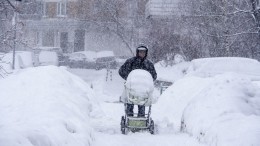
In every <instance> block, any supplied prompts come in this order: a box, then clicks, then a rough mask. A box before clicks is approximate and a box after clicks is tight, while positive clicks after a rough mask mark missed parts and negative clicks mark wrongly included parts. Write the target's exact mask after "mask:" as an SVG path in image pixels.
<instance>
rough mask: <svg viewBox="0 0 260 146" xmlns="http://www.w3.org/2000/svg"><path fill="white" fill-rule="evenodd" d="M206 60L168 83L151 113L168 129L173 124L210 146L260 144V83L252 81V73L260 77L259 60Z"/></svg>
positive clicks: (176, 128)
mask: <svg viewBox="0 0 260 146" xmlns="http://www.w3.org/2000/svg"><path fill="white" fill-rule="evenodd" d="M206 60H207V61H212V62H211V63H212V64H210V63H209V62H207V61H205V60H204V62H203V61H201V62H200V65H201V66H199V67H198V66H196V63H198V62H197V61H192V62H193V63H194V62H195V65H194V64H193V68H194V67H195V68H196V67H198V68H196V69H197V70H196V69H195V71H194V72H191V74H188V75H187V76H185V77H184V78H183V79H180V80H178V81H177V82H176V83H175V84H174V85H172V86H171V87H169V88H168V89H167V90H166V91H165V92H164V93H163V94H162V96H161V97H160V99H159V101H158V103H157V104H155V105H154V107H153V109H154V110H153V111H154V113H153V114H156V115H158V116H157V117H156V118H157V119H160V120H162V122H166V123H167V124H166V127H168V128H169V127H170V126H172V125H173V127H174V128H175V130H181V131H182V132H187V133H189V134H191V135H193V136H194V137H196V138H197V139H198V140H199V141H201V142H205V143H206V144H208V145H218V146H227V145H228V146H237V145H243V146H247V145H248V146H251V145H260V140H259V137H260V125H259V123H260V86H259V85H260V84H259V81H255V80H252V75H253V76H254V79H256V78H258V77H259V76H260V74H258V72H259V71H260V69H259V67H257V66H256V65H257V64H258V65H259V62H257V61H254V60H250V59H239V58H235V60H234V58H226V59H225V58H221V59H220V60H221V61H220V60H219V59H218V58H215V59H212V60H210V59H206ZM198 61H199V60H198ZM229 63H230V64H233V66H232V65H230V64H229ZM203 64H204V65H203ZM214 65H215V67H214ZM242 65H243V66H244V68H245V69H248V70H244V69H242V68H240V66H242ZM204 67H205V68H204ZM210 67H212V70H208V69H209V68H210ZM254 67H256V68H254ZM203 68H204V69H205V70H204V69H203ZM250 69H251V70H250ZM208 73H210V74H208ZM257 74H258V77H257ZM194 75H196V76H194ZM197 75H198V76H197ZM165 113H167V115H166V114H165ZM157 122H158V121H157Z"/></svg>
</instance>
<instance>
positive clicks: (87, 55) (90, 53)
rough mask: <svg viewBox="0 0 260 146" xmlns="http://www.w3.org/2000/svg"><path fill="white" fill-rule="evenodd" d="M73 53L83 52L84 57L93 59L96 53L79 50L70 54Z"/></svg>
mask: <svg viewBox="0 0 260 146" xmlns="http://www.w3.org/2000/svg"><path fill="white" fill-rule="evenodd" d="M74 54H83V55H84V56H85V57H86V59H88V60H90V61H93V60H95V59H96V56H97V53H96V52H94V51H79V52H74V53H72V54H71V55H72V56H73V55H74Z"/></svg>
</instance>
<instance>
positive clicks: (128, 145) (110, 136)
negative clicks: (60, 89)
mask: <svg viewBox="0 0 260 146" xmlns="http://www.w3.org/2000/svg"><path fill="white" fill-rule="evenodd" d="M70 72H72V73H74V74H76V75H78V76H80V77H81V78H82V79H84V80H85V81H86V82H87V83H89V84H92V87H93V89H94V91H95V92H96V94H97V97H96V98H97V99H98V101H99V103H100V107H101V110H102V111H103V113H102V114H100V113H98V115H96V116H95V118H92V119H91V127H93V128H94V130H95V140H94V143H93V145H95V146H101V145H106V146H110V145H111V146H122V145H125V146H136V145H140V146H151V145H153V146H159V145H160V146H161V145H164V146H172V145H178V146H190V145H192V146H201V145H204V144H201V143H199V142H198V141H197V140H196V139H195V138H194V137H191V136H189V135H188V134H185V133H180V132H179V129H175V128H174V126H173V125H172V124H171V123H169V122H167V120H164V119H158V118H157V115H156V114H153V108H152V118H153V119H154V121H155V123H156V124H157V126H158V134H156V135H151V134H150V133H149V132H140V133H129V134H128V135H122V134H121V131H120V120H121V116H122V115H124V106H123V104H120V103H118V99H119V96H120V95H121V92H122V90H123V83H124V80H123V79H121V77H120V76H119V75H118V73H117V70H113V71H112V81H111V80H110V78H109V80H108V81H106V76H107V72H106V70H100V71H96V70H85V69H71V70H70ZM108 75H109V74H108ZM109 77H110V75H109ZM154 94H155V95H154V96H157V97H158V96H159V91H157V90H155V93H154ZM135 110H137V107H135ZM165 114H167V113H165Z"/></svg>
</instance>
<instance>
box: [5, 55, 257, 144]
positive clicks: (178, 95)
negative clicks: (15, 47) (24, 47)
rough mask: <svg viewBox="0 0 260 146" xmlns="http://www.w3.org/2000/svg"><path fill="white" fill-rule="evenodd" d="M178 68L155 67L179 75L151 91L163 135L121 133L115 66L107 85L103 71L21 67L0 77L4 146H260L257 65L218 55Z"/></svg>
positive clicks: (119, 89) (120, 85)
mask: <svg viewBox="0 0 260 146" xmlns="http://www.w3.org/2000/svg"><path fill="white" fill-rule="evenodd" d="M212 60H213V61H212ZM229 63H232V64H231V65H230V64H229ZM182 64H183V65H182ZM214 65H216V66H215V67H214ZM239 65H241V67H238V66H239ZM242 65H243V66H244V68H242ZM177 66H179V67H176V66H173V67H167V68H163V67H158V66H157V67H156V69H157V72H158V73H159V74H160V73H162V72H163V73H165V75H164V76H161V78H162V79H165V80H167V78H168V79H170V80H172V79H173V80H174V84H173V85H172V86H171V87H169V88H168V89H167V90H166V91H165V92H164V93H163V94H162V96H160V97H159V92H158V90H155V91H154V96H155V97H159V99H158V102H157V103H156V104H154V105H153V106H152V118H153V120H154V121H155V123H156V125H157V127H158V133H157V134H156V135H151V134H150V133H149V132H141V133H130V134H129V135H127V136H126V135H122V134H121V133H120V119H121V116H122V115H123V114H124V107H123V105H122V104H120V103H118V100H119V96H120V95H121V92H122V90H123V84H124V82H125V81H124V80H123V79H121V78H120V77H119V76H118V73H117V70H112V80H110V77H111V76H110V75H109V76H108V77H109V80H108V81H107V82H106V75H107V72H106V70H100V71H96V70H86V69H67V68H65V67H55V66H45V67H36V68H27V69H21V70H17V71H15V72H14V73H13V74H12V75H9V77H7V78H4V79H0V115H1V120H0V131H1V134H0V145H1V146H2V145H3V146H16V145H17V146H18V145H19V146H30V145H33V146H48V145H54V146H57V145H68V146H74V145H77V146H80V145H84V146H85V145H94V146H95V145H97V146H100V145H113V146H115V145H142V146H145V145H147V146H148V145H149V146H150V145H158V146H159V145H169V146H171V145H180V146H190V145H192V146H196V145H214V146H215V145H217V146H227V145H228V146H237V145H239V146H240V145H242V146H251V145H260V140H259V137H260V126H259V123H260V108H259V107H260V92H259V91H260V90H259V88H260V80H258V79H259V74H258V73H259V71H260V70H259V66H260V65H259V62H257V61H254V60H250V59H242V58H217V59H204V60H203V59H202V60H194V61H192V62H190V63H189V62H188V63H180V64H177ZM160 68H161V69H160ZM250 68H251V69H250ZM182 69H184V70H185V71H181V70H182ZM209 69H210V70H209ZM245 69H248V70H246V71H245ZM167 70H168V72H167ZM68 71H69V72H68ZM209 71H210V74H209ZM70 72H71V73H70ZM72 73H73V74H74V75H73V74H72ZM175 73H176V74H175ZM75 75H77V76H75ZM175 75H176V76H177V77H176V76H175ZM173 80H172V81H173ZM135 110H137V108H135Z"/></svg>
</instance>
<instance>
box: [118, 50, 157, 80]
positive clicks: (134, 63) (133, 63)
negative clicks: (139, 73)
mask: <svg viewBox="0 0 260 146" xmlns="http://www.w3.org/2000/svg"><path fill="white" fill-rule="evenodd" d="M141 47H142V48H146V47H145V46H140V47H138V48H141ZM138 48H137V49H136V56H135V57H132V58H129V59H127V60H126V62H125V63H124V64H123V65H122V66H121V67H120V69H119V75H120V76H121V77H122V78H123V79H125V80H126V79H127V77H128V75H129V73H130V72H131V71H132V70H135V69H143V70H146V71H148V72H149V73H150V74H151V75H152V77H153V80H156V78H157V73H156V71H155V68H154V65H153V63H152V62H151V61H150V60H148V59H146V57H147V54H148V49H147V48H146V54H145V57H144V58H141V57H139V56H138V52H139V49H138Z"/></svg>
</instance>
